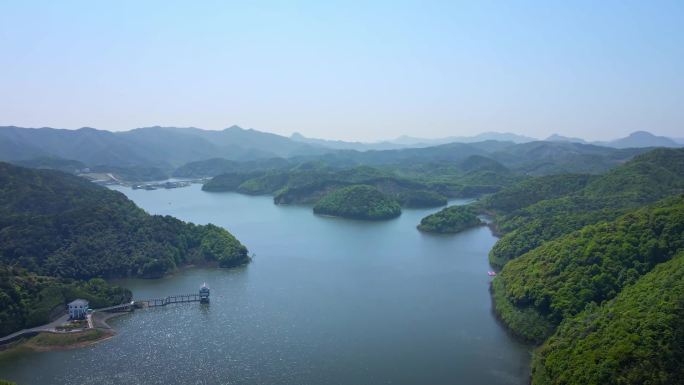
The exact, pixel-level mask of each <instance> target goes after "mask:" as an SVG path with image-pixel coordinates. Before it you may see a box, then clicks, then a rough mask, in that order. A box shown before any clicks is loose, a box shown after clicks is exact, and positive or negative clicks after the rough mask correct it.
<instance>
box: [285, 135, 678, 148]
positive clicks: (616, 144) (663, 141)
mask: <svg viewBox="0 0 684 385" xmlns="http://www.w3.org/2000/svg"><path fill="white" fill-rule="evenodd" d="M290 139H292V140H295V141H298V142H302V143H308V144H314V145H320V146H324V147H328V148H334V149H344V150H358V151H366V150H393V149H400V148H418V147H431V146H438V145H442V144H447V143H477V142H484V141H489V140H495V141H500V142H513V143H516V144H521V143H529V142H536V141H540V139H536V138H532V137H529V136H524V135H518V134H513V133H508V132H485V133H482V134H478V135H474V136H447V137H444V138H432V139H429V138H418V137H412V136H406V135H403V136H400V137H398V138H396V139H392V140H387V141H380V142H370V143H364V142H345V141H341V140H325V139H314V138H307V137H305V136H303V135H301V134H299V133H294V134H292V136H290ZM543 141H547V142H570V143H583V144H593V145H597V146H604V147H613V148H645V147H682V146H684V138H678V139H674V138H668V137H665V136H657V135H653V134H651V133H650V132H646V131H636V132H633V133H631V134H630V135H629V136H627V137H624V138H619V139H615V140H611V141H603V142H602V141H593V142H591V141H587V140H584V139H582V138H576V137H568V136H562V135H559V134H553V135H551V136H549V137H548V138H546V139H543Z"/></svg>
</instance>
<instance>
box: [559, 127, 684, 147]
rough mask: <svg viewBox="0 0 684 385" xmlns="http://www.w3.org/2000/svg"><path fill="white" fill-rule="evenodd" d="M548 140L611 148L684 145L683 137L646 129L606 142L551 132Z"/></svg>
mask: <svg viewBox="0 0 684 385" xmlns="http://www.w3.org/2000/svg"><path fill="white" fill-rule="evenodd" d="M546 141H549V142H573V143H590V144H595V145H597V146H605V147H613V148H643V147H682V146H683V145H684V140H683V139H679V140H677V139H673V138H668V137H666V136H657V135H653V134H651V133H650V132H647V131H636V132H633V133H631V134H629V135H628V136H627V137H624V138H619V139H615V140H610V141H607V142H600V141H597V142H587V141H586V140H584V139H580V138H571V137H567V136H561V135H558V134H553V135H551V136H549V137H548V138H546Z"/></svg>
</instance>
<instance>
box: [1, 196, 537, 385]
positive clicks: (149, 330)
mask: <svg viewBox="0 0 684 385" xmlns="http://www.w3.org/2000/svg"><path fill="white" fill-rule="evenodd" d="M200 187H201V186H199V185H192V186H190V187H187V188H179V189H171V190H163V189H162V190H154V191H146V190H131V189H129V188H125V187H113V188H114V189H116V190H119V191H121V192H123V193H124V194H126V195H127V196H128V197H129V198H130V199H132V200H133V201H135V203H136V204H138V205H139V206H140V207H142V208H144V209H145V210H147V211H148V212H149V213H152V214H164V215H173V216H175V217H178V218H180V219H182V220H185V221H191V222H194V223H198V224H206V223H210V222H211V223H214V224H217V225H220V226H223V227H225V228H226V229H228V230H229V231H230V232H231V233H233V234H234V235H235V236H236V237H237V238H238V239H239V240H240V241H241V242H242V243H244V244H245V245H246V246H247V247H248V248H249V250H250V253H254V254H255V255H256V256H255V258H254V260H253V262H252V263H251V264H249V265H248V266H245V267H241V268H237V269H232V270H226V269H204V268H188V269H183V270H181V271H180V272H178V273H176V274H174V275H173V276H170V277H167V278H163V279H158V280H141V279H126V280H120V281H117V283H119V284H122V285H124V286H126V287H128V288H130V289H131V290H132V291H133V294H134V297H135V298H137V299H144V298H155V297H164V296H167V295H173V294H184V293H193V292H196V291H197V290H198V289H199V287H200V285H202V283H204V282H206V283H207V284H208V285H209V287H211V303H210V304H208V305H206V304H199V303H187V304H177V305H169V306H166V307H163V308H154V309H145V310H138V311H136V312H135V313H133V314H127V315H123V316H121V317H118V318H115V319H113V320H111V321H110V324H111V325H112V326H113V327H114V328H115V329H116V330H117V334H116V335H115V336H114V337H113V338H111V339H110V340H107V341H103V342H101V343H98V344H96V345H93V346H91V347H87V348H83V349H76V350H67V351H56V352H48V353H26V354H20V355H17V356H15V357H12V358H11V359H7V360H4V361H3V362H0V378H6V379H10V380H13V381H16V382H18V383H19V384H21V385H37V384H90V383H93V384H95V383H97V384H137V383H140V384H143V383H144V384H165V385H171V384H525V383H527V381H528V377H529V369H528V366H529V360H530V349H529V347H528V346H526V345H524V344H521V343H519V342H518V341H516V340H515V339H514V338H512V337H511V336H510V335H509V334H507V332H506V330H505V329H504V328H503V327H502V326H501V325H500V324H499V323H498V322H497V321H496V318H495V317H494V315H493V313H492V302H491V298H490V295H489V282H490V277H488V276H487V270H489V269H490V268H489V265H488V262H487V253H488V252H489V250H490V249H491V247H492V246H493V245H494V243H495V242H496V238H495V237H493V236H492V234H491V232H490V230H489V229H488V228H486V227H479V228H475V229H471V230H468V231H465V232H463V233H460V234H457V235H450V236H439V235H432V234H423V233H420V232H419V231H417V230H416V225H417V224H418V223H419V222H420V219H421V218H422V217H424V216H425V215H427V214H429V213H431V212H435V211H436V209H415V210H410V209H407V210H404V212H403V213H402V215H401V216H400V217H399V218H397V219H394V220H389V221H384V222H362V221H354V220H346V219H339V218H330V217H321V216H316V215H314V214H313V213H312V210H311V207H306V206H276V205H274V204H273V200H272V198H271V197H263V196H261V197H253V196H246V195H240V194H235V193H206V192H203V191H201V189H200ZM452 203H453V204H458V203H463V201H457V202H452Z"/></svg>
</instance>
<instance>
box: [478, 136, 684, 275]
mask: <svg viewBox="0 0 684 385" xmlns="http://www.w3.org/2000/svg"><path fill="white" fill-rule="evenodd" d="M683 169H684V149H656V150H653V151H651V152H649V153H646V154H643V155H640V156H638V157H636V158H634V159H633V160H631V161H629V162H627V163H625V164H624V165H622V166H619V167H616V168H615V169H613V170H610V171H608V172H607V173H605V174H603V175H600V176H597V177H592V178H591V179H590V180H588V181H587V182H588V183H587V184H586V186H584V187H582V188H580V189H579V190H576V191H571V192H569V193H568V194H566V195H562V196H554V194H550V199H543V200H539V201H537V202H535V203H533V204H531V205H529V206H526V207H523V208H518V207H515V206H513V207H510V208H511V209H512V211H509V212H507V211H506V210H501V207H498V210H499V212H501V213H500V215H497V228H498V229H499V231H501V232H502V233H504V236H503V237H502V239H501V240H500V241H499V242H497V244H496V245H495V246H494V248H493V249H492V251H491V253H490V262H491V263H493V264H495V265H499V266H502V265H503V264H505V263H506V261H508V260H511V259H513V258H516V257H518V256H520V255H522V254H524V253H526V252H528V251H530V250H532V249H534V248H536V247H537V246H539V245H541V244H542V243H543V242H545V241H547V240H551V239H554V238H557V237H559V236H561V235H563V234H567V233H569V232H572V231H575V230H579V229H580V228H582V227H583V226H586V225H590V224H593V223H597V222H600V221H605V220H613V219H615V218H617V217H618V216H620V215H622V214H625V213H626V212H628V211H630V210H633V209H636V208H639V207H641V206H643V205H644V204H648V203H651V202H655V201H657V200H659V199H662V198H665V197H667V196H671V195H674V194H679V193H682V192H684V171H682V170H683ZM559 178H560V177H559ZM560 181H561V182H562V183H563V184H564V185H565V184H567V185H569V188H570V189H571V190H572V189H574V188H575V187H578V184H577V183H576V182H577V178H575V177H570V178H560ZM544 182H551V183H553V182H554V179H553V178H552V179H550V180H545V181H544ZM538 184H539V183H535V184H533V185H530V186H529V188H525V187H526V186H525V185H524V183H521V184H520V185H519V188H525V190H526V191H529V194H530V195H531V196H535V195H536V194H537V193H535V192H534V191H544V187H539V186H536V185H538ZM521 186H522V187H521ZM580 186H581V184H580ZM502 195H504V194H503V192H502ZM496 201H497V198H496V196H493V197H492V198H490V199H487V200H485V202H484V203H485V205H484V207H483V208H484V209H487V208H488V206H487V204H488V203H489V204H491V202H496ZM491 208H492V209H497V206H496V203H494V206H492V207H491Z"/></svg>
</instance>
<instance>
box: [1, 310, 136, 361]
mask: <svg viewBox="0 0 684 385" xmlns="http://www.w3.org/2000/svg"><path fill="white" fill-rule="evenodd" d="M129 313H130V312H120V313H96V314H98V315H97V316H96V317H94V319H93V323H94V324H95V325H96V326H95V327H93V328H92V329H85V330H82V331H78V332H71V333H58V332H51V331H40V332H38V333H37V334H35V335H33V336H30V337H25V338H20V339H18V340H16V341H13V342H10V343H8V344H6V345H4V346H2V347H1V348H0V359H2V358H3V356H10V355H13V354H17V353H22V352H52V351H62V350H72V349H81V348H86V347H88V346H92V345H95V344H97V343H100V342H103V341H107V340H109V339H111V338H113V337H114V336H115V335H116V330H115V329H114V328H112V327H111V326H110V325H109V324H108V323H107V321H109V320H110V319H112V318H115V317H118V316H121V315H124V314H129Z"/></svg>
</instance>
